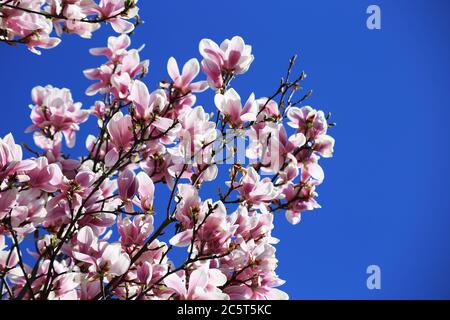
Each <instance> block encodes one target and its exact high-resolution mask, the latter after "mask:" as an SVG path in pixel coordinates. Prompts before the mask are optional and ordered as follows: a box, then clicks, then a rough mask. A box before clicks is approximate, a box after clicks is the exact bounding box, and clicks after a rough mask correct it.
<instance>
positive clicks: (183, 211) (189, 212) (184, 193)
mask: <svg viewBox="0 0 450 320" xmlns="http://www.w3.org/2000/svg"><path fill="white" fill-rule="evenodd" d="M177 196H178V197H179V198H180V202H179V204H178V206H177V211H176V212H175V218H176V219H177V220H178V221H179V222H180V223H181V225H182V226H183V227H184V228H185V229H191V228H192V227H193V226H194V216H195V220H196V221H199V220H202V219H203V217H204V213H203V212H202V211H201V205H202V203H201V199H200V197H199V196H198V190H197V189H196V188H194V187H193V186H192V185H190V184H179V185H178V194H177Z"/></svg>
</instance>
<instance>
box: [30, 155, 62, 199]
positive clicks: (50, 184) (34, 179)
mask: <svg viewBox="0 0 450 320" xmlns="http://www.w3.org/2000/svg"><path fill="white" fill-rule="evenodd" d="M28 176H29V177H30V180H29V181H28V183H29V184H30V185H31V186H32V187H34V188H38V189H41V190H42V191H45V192H55V191H56V190H58V189H59V188H60V185H61V183H62V180H63V174H62V172H61V168H60V167H59V166H58V164H56V163H51V164H48V160H47V158H45V157H39V158H38V159H36V167H35V168H34V169H32V170H30V171H29V172H28Z"/></svg>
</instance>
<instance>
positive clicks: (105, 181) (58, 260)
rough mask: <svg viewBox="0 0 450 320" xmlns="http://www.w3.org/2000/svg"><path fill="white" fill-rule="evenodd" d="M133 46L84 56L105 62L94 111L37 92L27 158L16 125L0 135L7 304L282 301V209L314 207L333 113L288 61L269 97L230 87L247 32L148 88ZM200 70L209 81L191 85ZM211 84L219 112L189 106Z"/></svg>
mask: <svg viewBox="0 0 450 320" xmlns="http://www.w3.org/2000/svg"><path fill="white" fill-rule="evenodd" d="M22 2H24V1H22ZM30 2H31V1H30ZM33 2H36V1H33ZM37 2H38V3H39V1H37ZM72 2H73V3H78V5H80V4H84V3H90V1H71V2H70V3H72ZM51 3H55V2H54V1H52V2H51ZM101 3H103V4H105V3H106V1H102V2H101ZM127 3H129V2H127ZM108 8H109V7H108ZM3 12H5V10H4V9H3ZM122 23H123V21H122V22H120V24H122ZM80 26H81V25H80ZM129 46H130V38H129V37H128V36H127V35H124V34H123V35H120V36H118V37H110V38H109V39H108V46H107V47H106V48H96V49H92V50H91V54H93V55H101V56H104V57H106V62H105V63H104V64H102V65H101V66H99V67H97V68H93V69H88V70H85V71H84V74H85V76H86V77H87V78H89V79H91V80H93V81H94V82H93V84H92V85H91V86H90V87H89V88H88V89H87V92H86V93H87V95H90V96H94V95H95V96H98V99H99V100H98V101H96V102H95V103H94V105H93V106H92V107H91V108H90V109H83V108H82V106H81V103H78V102H74V101H73V99H72V96H71V93H70V91H69V90H68V89H65V88H63V89H59V88H55V87H52V86H46V87H35V88H34V89H33V90H32V94H31V97H32V102H33V104H32V110H31V122H32V124H31V125H30V126H29V127H28V129H27V130H28V131H29V132H32V133H33V137H34V142H35V144H36V146H37V147H36V148H34V149H33V148H30V147H28V146H25V145H24V147H26V149H27V152H28V153H29V154H30V155H31V157H30V158H26V159H25V158H24V157H23V154H22V147H21V146H20V145H18V144H16V142H15V141H14V138H13V136H12V135H11V134H7V135H6V136H5V137H3V138H2V139H0V181H1V190H0V294H1V296H2V298H3V299H116V298H118V299H144V300H145V299H287V298H288V295H287V294H286V293H284V292H283V291H281V290H279V289H277V287H278V286H280V285H281V284H283V280H281V279H280V278H279V277H278V276H277V274H276V272H275V269H276V267H277V259H276V257H275V248H274V245H275V244H276V243H277V242H278V240H277V239H276V238H274V237H272V235H271V232H272V229H273V217H274V214H275V213H276V212H285V215H286V217H287V219H288V220H289V222H291V223H292V224H296V223H298V222H299V221H300V215H301V213H302V212H303V211H306V210H312V209H315V208H318V207H319V204H318V203H317V202H316V196H317V193H316V191H315V189H316V186H318V185H319V184H320V183H322V181H323V179H324V173H323V171H322V169H321V167H320V166H319V164H318V161H319V159H320V158H321V157H325V158H327V157H331V156H332V152H333V145H334V139H333V138H332V137H330V136H329V135H327V129H328V127H330V126H332V125H333V124H331V123H329V115H327V116H326V115H325V114H324V113H323V112H322V111H318V110H315V109H313V108H312V107H309V106H303V102H304V100H305V99H307V98H308V97H309V95H310V92H307V93H306V94H301V96H298V97H297V94H296V93H298V92H299V91H300V90H301V86H300V82H301V81H302V80H303V79H304V77H305V74H304V73H303V72H302V73H300V75H298V76H293V72H292V71H293V65H294V62H295V57H293V58H292V59H291V60H290V63H289V66H288V71H287V73H286V75H285V76H284V77H283V78H282V79H281V81H280V83H279V86H278V89H277V90H276V91H275V92H274V93H273V94H272V95H270V96H269V97H262V98H256V97H255V95H254V94H251V95H250V96H249V97H248V98H247V99H241V97H240V95H239V94H238V93H237V92H236V90H234V89H233V88H231V87H230V85H231V82H232V80H233V79H234V78H235V77H237V76H239V75H241V74H243V73H245V72H246V71H247V70H248V68H249V67H250V65H251V63H252V61H253V58H254V57H253V55H252V48H251V46H249V45H247V44H245V43H244V40H243V39H242V38H240V37H238V36H236V37H233V38H232V39H231V40H229V39H227V40H225V41H223V42H222V43H221V44H220V45H218V44H216V43H215V42H213V41H212V40H209V39H204V40H202V41H201V42H200V45H199V50H200V54H201V56H202V57H203V60H202V61H201V64H199V62H198V61H197V59H195V58H194V59H191V60H189V61H187V62H186V63H185V64H184V66H183V67H182V68H181V71H180V68H179V66H178V63H177V61H176V60H175V59H174V58H170V59H169V61H168V63H167V72H168V75H169V77H170V81H161V82H160V84H159V86H158V88H156V89H155V90H153V91H151V90H149V89H148V87H147V86H146V84H144V82H143V81H142V80H143V77H144V76H145V75H146V74H147V72H148V64H149V63H148V61H147V60H144V61H141V59H140V57H139V54H140V53H139V50H136V49H129ZM200 68H201V69H202V70H203V72H204V74H205V75H206V79H207V80H206V81H197V80H196V79H195V78H196V77H197V75H198V73H199V71H200ZM208 88H210V89H211V90H213V91H214V92H215V96H214V101H211V103H210V105H211V106H215V108H214V110H215V113H216V114H215V115H214V112H212V113H208V112H206V111H205V109H204V108H203V107H201V106H196V95H198V94H200V93H201V92H203V91H205V90H208ZM211 109H212V108H211ZM88 117H94V118H96V120H97V124H98V132H96V133H95V134H93V135H89V136H88V138H87V140H86V153H85V154H84V155H83V156H81V157H80V158H76V159H73V158H70V157H69V156H68V155H66V154H64V153H63V151H62V146H63V144H65V145H66V146H67V147H69V148H70V147H73V146H74V144H75V138H76V135H77V132H78V131H79V130H80V125H81V124H82V123H83V122H85V121H86V120H87V119H88ZM221 171H223V172H222V173H221ZM224 176H228V179H223V177H224ZM220 177H222V179H223V180H228V181H217V180H219V179H221V178H220ZM213 181H216V182H215V183H214V182H213ZM217 185H220V189H219V190H217V193H216V192H215V191H214V193H213V192H212V191H209V193H208V195H209V196H212V198H210V199H201V197H200V191H201V190H202V189H203V188H209V189H210V190H213V189H215V187H217ZM157 188H168V192H166V193H167V194H168V196H167V197H164V198H162V197H161V196H158V193H156V192H155V190H156V189H157ZM155 201H158V206H156V205H155V204H154V202H155ZM160 204H162V205H160ZM156 207H158V208H162V209H158V210H157V209H156ZM163 234H165V237H166V238H163ZM163 239H166V242H165V241H163ZM177 251H178V253H177ZM173 254H178V256H181V255H182V256H184V257H185V258H184V259H183V261H182V262H180V263H174V262H173V260H172V259H173ZM171 257H172V258H171Z"/></svg>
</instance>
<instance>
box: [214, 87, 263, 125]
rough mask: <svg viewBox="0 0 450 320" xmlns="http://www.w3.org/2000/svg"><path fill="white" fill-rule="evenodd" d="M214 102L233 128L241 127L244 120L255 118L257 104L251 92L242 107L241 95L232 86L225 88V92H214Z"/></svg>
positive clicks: (253, 119)
mask: <svg viewBox="0 0 450 320" xmlns="http://www.w3.org/2000/svg"><path fill="white" fill-rule="evenodd" d="M214 103H215V104H216V107H217V109H219V111H220V112H221V113H222V115H223V116H224V117H225V121H226V122H228V123H230V125H231V126H232V127H233V128H241V127H242V125H243V123H244V122H247V121H255V120H256V114H257V104H256V102H255V95H254V94H253V93H252V94H251V95H250V97H249V98H248V100H247V102H246V103H245V105H244V107H242V103H241V97H240V96H239V94H238V93H237V92H236V91H235V90H234V89H233V88H231V89H229V90H227V92H225V94H220V93H218V94H216V96H215V97H214Z"/></svg>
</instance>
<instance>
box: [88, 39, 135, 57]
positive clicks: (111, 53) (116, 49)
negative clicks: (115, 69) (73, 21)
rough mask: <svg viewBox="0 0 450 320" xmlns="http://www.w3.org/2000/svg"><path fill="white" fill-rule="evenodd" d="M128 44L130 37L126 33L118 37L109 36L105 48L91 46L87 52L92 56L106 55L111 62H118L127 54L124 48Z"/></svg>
mask: <svg viewBox="0 0 450 320" xmlns="http://www.w3.org/2000/svg"><path fill="white" fill-rule="evenodd" d="M130 44H131V40H130V37H129V36H127V35H126V34H121V35H120V36H118V37H109V38H108V47H107V48H93V49H90V50H89V52H90V54H92V55H93V56H100V55H102V56H106V57H107V58H108V59H109V60H110V61H111V62H120V61H122V59H123V57H124V56H125V55H126V54H127V50H126V49H127V48H128V47H129V46H130Z"/></svg>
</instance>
